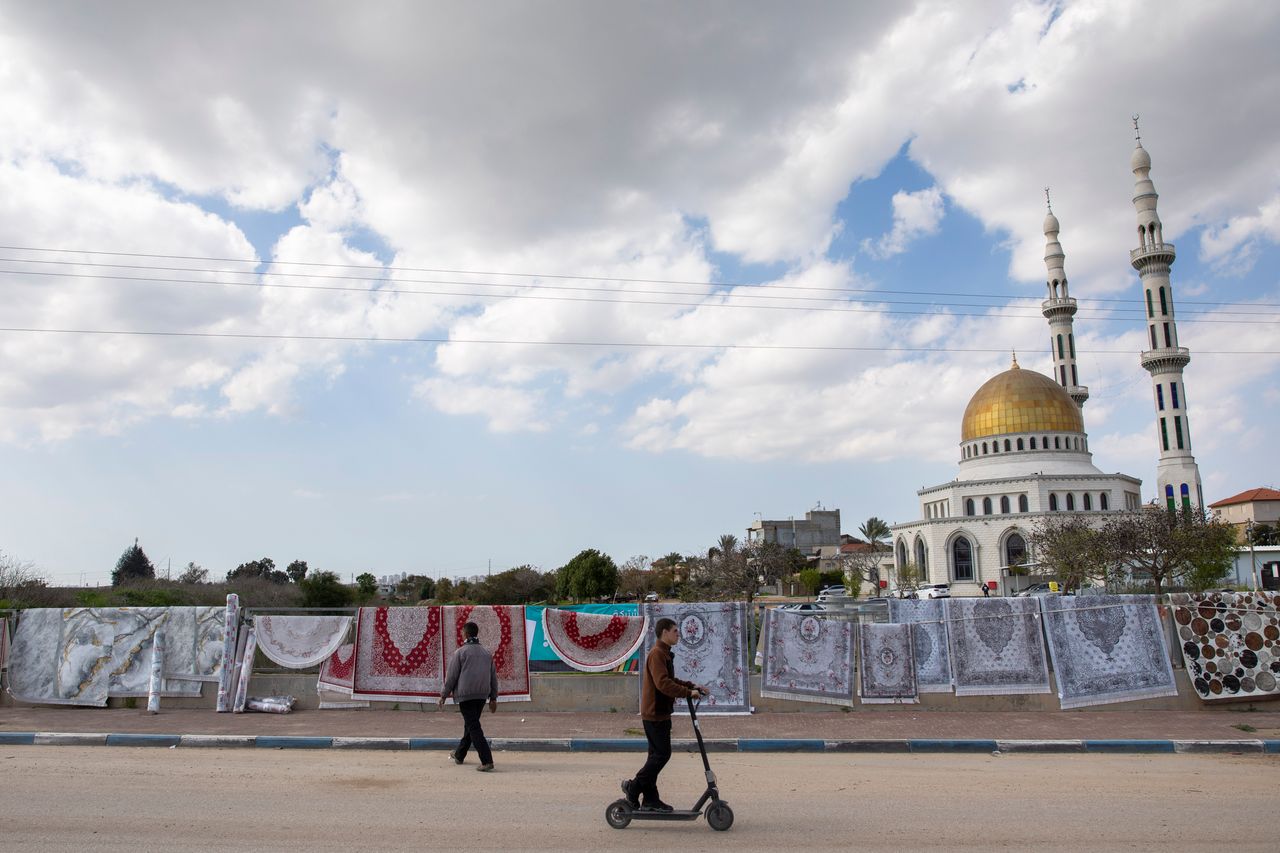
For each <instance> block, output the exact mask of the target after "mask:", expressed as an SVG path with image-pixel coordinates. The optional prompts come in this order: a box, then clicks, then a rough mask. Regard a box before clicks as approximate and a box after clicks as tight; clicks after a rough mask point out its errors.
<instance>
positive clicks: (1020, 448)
mask: <svg viewBox="0 0 1280 853" xmlns="http://www.w3.org/2000/svg"><path fill="white" fill-rule="evenodd" d="M1018 449H1019V450H1024V449H1025V448H1024V447H1023V446H1022V439H1018Z"/></svg>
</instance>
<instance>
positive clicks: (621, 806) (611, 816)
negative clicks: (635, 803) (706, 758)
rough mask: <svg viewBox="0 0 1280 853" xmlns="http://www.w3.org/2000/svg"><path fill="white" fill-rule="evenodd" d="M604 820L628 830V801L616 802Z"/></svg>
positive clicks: (607, 809)
mask: <svg viewBox="0 0 1280 853" xmlns="http://www.w3.org/2000/svg"><path fill="white" fill-rule="evenodd" d="M604 819H605V820H606V821H607V822H608V824H609V826H612V827H613V828H614V829H626V828H627V824H629V823H631V806H629V805H627V801H626V800H614V801H613V802H612V803H609V806H608V808H606V809H605V810H604ZM730 820H732V817H730Z"/></svg>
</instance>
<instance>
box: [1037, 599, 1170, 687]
mask: <svg viewBox="0 0 1280 853" xmlns="http://www.w3.org/2000/svg"><path fill="white" fill-rule="evenodd" d="M1040 609H1041V612H1042V613H1043V614H1044V628H1045V634H1046V636H1048V638H1049V652H1050V654H1051V655H1052V656H1053V672H1054V676H1055V677H1056V679H1057V682H1058V698H1059V700H1060V701H1061V702H1062V707H1063V708H1064V709H1066V708H1080V707H1084V706H1086V705H1105V704H1109V703H1112V702H1131V701H1133V700H1135V699H1151V698H1155V697H1157V696H1177V695H1178V687H1177V685H1176V684H1174V681H1173V666H1172V665H1171V664H1170V663H1169V646H1168V644H1167V643H1166V642H1165V638H1164V629H1163V628H1162V627H1161V625H1160V614H1159V613H1158V612H1157V611H1156V604H1155V598H1154V597H1153V596H1150V595H1090V596H1083V597H1076V596H1061V595H1047V596H1044V597H1042V598H1041V599H1040Z"/></svg>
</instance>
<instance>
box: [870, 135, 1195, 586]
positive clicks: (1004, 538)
mask: <svg viewBox="0 0 1280 853" xmlns="http://www.w3.org/2000/svg"><path fill="white" fill-rule="evenodd" d="M1134 129H1135V131H1136V130H1137V117H1135V118H1134ZM1130 166H1131V167H1132V169H1133V174H1134V197H1133V206H1134V210H1135V212H1136V213H1137V220H1138V232H1137V233H1138V247H1137V248H1135V249H1134V250H1133V251H1131V252H1130V253H1129V260H1130V263H1131V264H1132V266H1133V268H1134V269H1135V270H1137V271H1138V274H1139V275H1140V276H1141V280H1142V288H1143V296H1144V308H1145V313H1146V319H1145V322H1146V325H1147V329H1148V335H1149V338H1150V342H1151V349H1150V350H1146V351H1144V352H1143V353H1142V355H1141V363H1142V366H1143V368H1144V369H1145V370H1147V372H1148V373H1150V375H1151V382H1152V396H1153V400H1154V403H1155V416H1156V436H1157V447H1158V448H1159V451H1160V461H1159V465H1158V467H1157V480H1158V493H1159V494H1161V495H1162V496H1163V497H1164V499H1165V504H1166V506H1168V507H1169V508H1170V509H1173V508H1175V507H1178V506H1182V507H1191V506H1196V507H1201V506H1203V505H1204V503H1203V499H1202V497H1201V487H1200V472H1199V468H1198V467H1197V465H1196V461H1195V457H1194V456H1193V455H1192V453H1191V425H1190V422H1189V421H1188V419H1187V410H1186V403H1187V393H1186V385H1185V384H1184V382H1183V377H1182V372H1183V369H1184V368H1185V367H1186V366H1187V364H1188V363H1189V362H1190V361H1191V354H1190V352H1189V351H1188V350H1187V348H1186V347H1181V346H1178V330H1177V324H1176V321H1175V318H1174V309H1173V290H1172V287H1171V285H1170V283H1169V268H1170V266H1171V265H1172V264H1173V261H1174V258H1175V252H1174V247H1173V245H1172V244H1171V243H1165V242H1164V239H1163V234H1162V228H1161V224H1160V217H1159V215H1158V214H1157V213H1156V200H1157V198H1158V196H1157V194H1156V191H1155V185H1154V184H1153V183H1152V182H1151V177H1150V172H1151V157H1150V155H1149V154H1148V153H1147V151H1146V150H1145V149H1144V148H1143V147H1142V139H1141V137H1140V136H1139V137H1138V140H1137V147H1136V148H1135V149H1134V152H1133V156H1132V158H1131V160H1130ZM1059 230H1060V228H1059V224H1058V218H1057V217H1056V216H1054V215H1053V210H1052V208H1050V209H1049V213H1048V215H1047V216H1046V217H1045V220H1044V234H1045V239H1046V242H1045V254H1044V261H1045V266H1046V267H1047V269H1048V279H1047V282H1046V284H1047V288H1048V298H1047V299H1046V300H1045V301H1044V302H1043V303H1042V304H1041V309H1042V313H1043V314H1044V317H1045V319H1046V320H1048V322H1049V335H1050V346H1051V348H1052V351H1053V375H1052V376H1045V375H1044V374H1041V373H1037V372H1036V371H1034V370H1027V369H1025V368H1022V367H1019V366H1018V362H1017V358H1016V356H1015V358H1014V360H1013V364H1012V366H1011V367H1010V368H1009V369H1008V370H1006V371H1004V372H1003V373H1000V374H997V375H996V376H993V377H992V378H991V379H988V380H987V381H986V382H985V383H984V384H983V385H982V387H981V388H979V389H978V390H977V392H976V393H975V394H974V395H973V397H972V398H971V399H970V400H969V405H968V406H967V407H966V408H965V411H964V418H963V420H962V422H961V427H960V470H959V473H958V475H957V476H956V478H955V479H954V480H952V481H951V482H949V483H943V484H942V485H939V486H930V487H927V488H923V489H920V490H919V492H917V494H918V495H919V496H920V519H919V520H917V521H911V522H907V523H904V524H896V525H894V526H893V527H892V528H891V531H892V534H893V543H894V553H893V563H894V569H895V573H896V572H900V571H901V570H902V568H903V567H904V566H906V565H908V564H914V565H915V566H916V567H917V568H918V569H919V571H920V583H922V584H927V583H949V584H950V585H951V594H952V595H954V596H964V595H978V594H980V592H981V589H982V587H983V586H986V587H988V588H989V589H990V590H991V591H992V592H994V593H996V594H1006V595H1007V594H1010V593H1012V592H1015V591H1017V590H1018V589H1019V588H1021V587H1022V586H1025V585H1026V584H1027V583H1029V581H1027V580H1026V579H1025V577H1019V576H1018V574H1017V572H1016V571H1015V572H1013V573H1011V572H1010V568H1011V567H1012V568H1014V569H1015V570H1016V567H1018V566H1022V565H1027V564H1029V563H1034V562H1035V557H1034V555H1033V554H1032V553H1031V549H1030V542H1031V533H1032V531H1033V530H1034V528H1035V525H1036V523H1037V522H1038V521H1039V520H1040V519H1042V518H1044V517H1046V516H1047V515H1049V514H1052V513H1061V512H1070V513H1079V514H1082V515H1083V517H1085V518H1086V519H1088V520H1089V521H1090V523H1095V524H1098V525H1101V524H1102V523H1104V522H1105V521H1106V518H1107V514H1108V513H1115V512H1126V511H1133V510H1136V509H1138V508H1139V507H1140V506H1141V504H1142V481H1141V480H1139V479H1137V478H1136V477H1131V476H1129V475H1127V474H1119V473H1117V474H1106V473H1103V472H1102V471H1100V470H1099V469H1098V468H1097V467H1095V466H1094V464H1093V461H1092V459H1093V456H1092V454H1091V453H1090V452H1089V436H1088V434H1087V433H1086V432H1085V426H1084V414H1083V410H1084V404H1085V401H1086V400H1088V399H1089V389H1088V388H1087V387H1085V386H1083V385H1081V384H1080V377H1079V371H1078V366H1077V363H1076V344H1075V336H1074V334H1073V331H1072V323H1073V318H1074V316H1075V313H1076V300H1075V299H1073V298H1072V297H1071V295H1070V292H1069V289H1068V287H1067V276H1066V271H1065V260H1066V256H1065V254H1064V253H1063V251H1062V244H1061V243H1059V241H1058V232H1059Z"/></svg>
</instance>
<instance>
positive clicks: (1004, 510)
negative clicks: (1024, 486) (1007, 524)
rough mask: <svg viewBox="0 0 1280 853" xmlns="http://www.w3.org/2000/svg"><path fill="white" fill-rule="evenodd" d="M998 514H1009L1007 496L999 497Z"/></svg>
mask: <svg viewBox="0 0 1280 853" xmlns="http://www.w3.org/2000/svg"><path fill="white" fill-rule="evenodd" d="M1000 513H1001V514H1002V515H1008V514H1009V496H1008V495H1001V496H1000Z"/></svg>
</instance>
